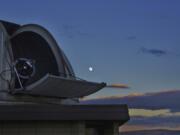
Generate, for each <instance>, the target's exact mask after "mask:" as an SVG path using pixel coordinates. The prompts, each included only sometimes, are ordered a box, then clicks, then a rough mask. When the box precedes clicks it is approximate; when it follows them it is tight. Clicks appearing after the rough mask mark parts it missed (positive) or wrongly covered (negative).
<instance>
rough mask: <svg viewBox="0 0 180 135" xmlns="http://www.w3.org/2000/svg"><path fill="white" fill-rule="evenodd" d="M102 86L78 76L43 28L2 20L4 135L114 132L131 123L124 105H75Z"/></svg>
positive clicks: (1, 122)
mask: <svg viewBox="0 0 180 135" xmlns="http://www.w3.org/2000/svg"><path fill="white" fill-rule="evenodd" d="M105 86H106V84H105V83H96V82H88V81H85V80H81V79H79V78H77V77H76V76H75V73H74V71H73V68H72V66H71V64H70V62H69V60H68V59H67V57H66V56H65V54H64V52H63V51H62V50H61V49H60V48H59V46H58V45H57V43H56V41H55V39H54V38H53V37H52V35H51V34H50V33H49V32H48V31H47V30H46V29H44V28H43V27H41V26H39V25H35V24H27V25H19V24H14V23H10V22H5V21H0V125H1V126H0V131H2V132H1V134H2V135H10V134H12V135H15V134H23V135H41V134H43V135H44V134H48V135H49V134H55V135H56V134H63V135H90V134H97V135H115V134H118V127H119V126H120V125H122V124H123V123H125V122H126V121H128V120H129V115H128V108H127V106H126V105H80V104H78V98H80V97H83V96H87V95H89V94H92V93H94V92H96V91H98V90H100V89H102V88H103V87H105Z"/></svg>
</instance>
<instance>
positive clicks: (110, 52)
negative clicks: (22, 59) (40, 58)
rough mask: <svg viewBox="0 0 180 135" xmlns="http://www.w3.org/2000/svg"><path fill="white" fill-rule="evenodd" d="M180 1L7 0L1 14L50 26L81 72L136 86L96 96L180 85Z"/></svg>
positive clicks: (86, 76) (88, 76)
mask: <svg viewBox="0 0 180 135" xmlns="http://www.w3.org/2000/svg"><path fill="white" fill-rule="evenodd" d="M179 5H180V1H179V0H146V1H145V0H113V1H111V0H90V1H87V0H86V1H85V0H18V1H12V0H1V4H0V19H2V20H7V21H13V22H17V23H20V24H26V23H37V24H40V25H43V26H44V27H46V28H47V29H48V30H49V31H50V32H52V34H53V35H54V36H55V38H56V40H57V42H58V43H59V44H60V47H61V48H62V49H63V50H64V51H65V53H66V55H67V56H68V58H69V59H70V61H71V63H72V65H73V67H74V70H75V72H76V75H77V76H78V77H81V78H84V79H87V80H91V81H99V82H101V81H104V82H107V83H125V84H128V85H129V86H130V87H131V89H130V90H122V91H119V90H117V89H116V90H113V89H107V88H106V89H104V90H102V91H100V92H98V93H97V94H95V95H93V96H99V95H102V96H103V95H104V96H107V95H116V94H127V93H135V92H138V93H141V92H143V93H146V92H157V91H162V90H171V89H180V83H179V81H180V73H179V69H180V61H179V59H180V15H179V13H180V8H179ZM90 66H91V67H93V69H94V70H93V72H89V71H88V68H89V67H90Z"/></svg>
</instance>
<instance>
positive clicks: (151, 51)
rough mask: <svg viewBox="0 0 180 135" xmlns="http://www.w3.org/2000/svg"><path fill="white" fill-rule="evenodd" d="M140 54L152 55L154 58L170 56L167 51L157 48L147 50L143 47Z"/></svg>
mask: <svg viewBox="0 0 180 135" xmlns="http://www.w3.org/2000/svg"><path fill="white" fill-rule="evenodd" d="M139 52H141V53H144V54H152V55H154V56H157V57H160V56H165V55H167V54H168V52H167V51H165V50H162V49H156V48H151V49H149V48H145V47H141V48H140V49H139Z"/></svg>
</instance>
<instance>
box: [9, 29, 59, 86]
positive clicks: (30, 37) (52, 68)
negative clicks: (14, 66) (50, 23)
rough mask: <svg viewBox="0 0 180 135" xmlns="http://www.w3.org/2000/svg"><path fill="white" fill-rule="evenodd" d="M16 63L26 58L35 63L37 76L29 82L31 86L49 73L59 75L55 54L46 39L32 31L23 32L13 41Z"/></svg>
mask: <svg viewBox="0 0 180 135" xmlns="http://www.w3.org/2000/svg"><path fill="white" fill-rule="evenodd" d="M11 46H12V50H13V56H14V61H16V60H17V59H19V58H26V59H30V60H33V61H34V66H35V70H36V71H35V74H34V76H33V77H32V78H31V79H30V80H29V81H28V84H31V83H33V82H35V81H38V80H39V79H40V78H42V77H43V76H45V75H46V74H47V73H49V74H52V75H59V71H58V66H57V62H56V59H55V57H54V54H53V52H52V50H51V48H50V46H49V44H48V43H47V42H46V40H45V39H44V38H42V37H41V36H40V35H39V34H37V33H35V32H31V31H27V32H22V33H20V34H18V35H16V36H15V37H13V38H12V39H11Z"/></svg>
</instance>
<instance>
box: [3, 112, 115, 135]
mask: <svg viewBox="0 0 180 135" xmlns="http://www.w3.org/2000/svg"><path fill="white" fill-rule="evenodd" d="M22 115H23V114H22ZM102 130H104V131H102ZM102 130H101V131H100V132H97V131H98V130H96V129H95V128H86V124H85V122H83V121H76V122H62V121H60V122H58V121H1V122H0V135H118V124H116V123H114V125H112V127H111V126H110V127H109V128H103V127H102Z"/></svg>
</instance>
